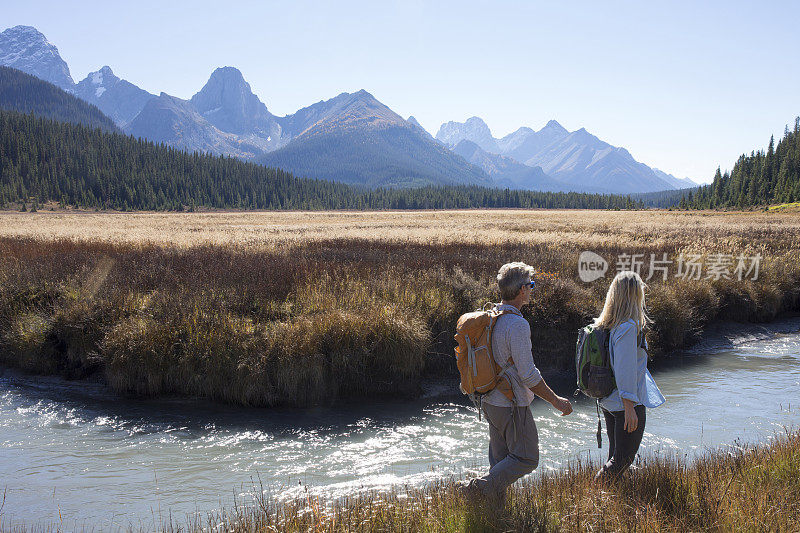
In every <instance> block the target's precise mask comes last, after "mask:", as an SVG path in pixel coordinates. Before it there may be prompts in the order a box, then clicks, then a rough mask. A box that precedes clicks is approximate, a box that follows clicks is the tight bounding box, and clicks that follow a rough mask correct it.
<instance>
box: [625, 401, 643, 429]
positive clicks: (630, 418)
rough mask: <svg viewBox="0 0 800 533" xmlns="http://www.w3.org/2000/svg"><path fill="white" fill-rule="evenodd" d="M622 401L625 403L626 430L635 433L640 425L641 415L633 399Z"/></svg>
mask: <svg viewBox="0 0 800 533" xmlns="http://www.w3.org/2000/svg"><path fill="white" fill-rule="evenodd" d="M622 403H623V404H624V405H625V431H627V432H628V433H633V432H634V431H636V428H637V427H639V417H638V416H637V415H636V410H635V409H634V405H633V402H632V401H630V400H626V399H623V400H622Z"/></svg>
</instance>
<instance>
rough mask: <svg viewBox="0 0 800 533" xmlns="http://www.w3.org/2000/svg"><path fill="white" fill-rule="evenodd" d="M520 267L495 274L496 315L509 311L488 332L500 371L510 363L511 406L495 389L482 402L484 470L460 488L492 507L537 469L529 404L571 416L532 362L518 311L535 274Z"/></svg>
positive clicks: (524, 322) (527, 298)
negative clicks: (486, 463)
mask: <svg viewBox="0 0 800 533" xmlns="http://www.w3.org/2000/svg"><path fill="white" fill-rule="evenodd" d="M535 273H536V272H535V270H534V269H533V267H531V266H529V265H526V264H525V263H507V264H505V265H503V266H502V267H501V268H500V271H499V272H498V274H497V285H498V288H499V289H500V298H501V302H500V304H499V306H500V309H501V310H505V311H510V312H509V313H508V314H504V315H503V316H501V317H500V318H498V319H497V322H496V324H495V326H494V330H493V331H492V351H493V353H494V358H495V361H496V362H497V364H498V365H500V366H501V367H503V366H506V364H507V362H508V360H509V359H511V361H512V364H511V365H510V367H509V368H508V370H506V373H505V375H506V377H508V380H509V382H510V383H511V386H512V388H513V390H514V401H513V402H512V401H511V400H509V399H508V398H506V396H505V395H504V394H503V393H502V392H501V391H500V390H498V389H495V390H493V391H491V392H490V393H489V394H487V395H486V398H484V400H483V412H484V414H485V415H486V420H487V421H488V422H489V465H490V469H489V471H488V472H487V473H486V474H485V475H483V476H481V477H479V478H475V479H473V480H471V481H470V482H469V484H468V485H467V486H466V487H465V489H466V492H467V493H469V494H478V493H479V494H482V495H483V496H485V497H487V498H489V499H490V500H492V501H493V502H495V503H497V504H499V505H503V504H504V503H505V494H506V488H507V487H508V486H509V485H511V484H512V483H514V481H516V480H517V479H519V478H521V477H522V476H524V475H525V474H528V473H530V472H532V471H533V470H534V469H535V468H536V467H537V466H538V464H539V434H538V432H537V430H536V422H535V421H534V419H533V414H532V413H531V409H530V405H531V402H533V399H534V397H535V396H539V397H540V398H542V399H544V400H545V401H547V402H549V403H550V404H552V406H553V407H555V408H556V409H557V410H559V411H561V416H565V415H568V414H570V413H571V412H572V404H571V403H570V401H569V400H568V399H566V398H562V397H561V396H558V395H556V394H555V393H554V392H553V391H552V390H551V389H550V387H549V386H548V385H547V383H545V381H544V379H543V378H542V375H541V373H540V372H539V370H538V369H537V368H536V365H535V364H534V362H533V354H532V347H531V327H530V324H528V321H527V320H525V319H524V318H523V317H522V313H521V312H520V309H522V307H523V306H525V305H527V304H528V303H529V302H530V300H531V292H532V290H533V286H534V282H533V281H532V280H533V276H534V274H535Z"/></svg>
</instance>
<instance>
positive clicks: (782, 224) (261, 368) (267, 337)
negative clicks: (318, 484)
mask: <svg viewBox="0 0 800 533" xmlns="http://www.w3.org/2000/svg"><path fill="white" fill-rule="evenodd" d="M26 216H27V217H29V218H25V217H26ZM204 216H205V215H202V214H198V215H197V216H194V215H191V214H184V215H173V216H165V215H155V214H154V215H148V214H132V215H121V214H120V215H90V214H86V215H85V218H81V215H69V216H67V215H48V214H46V213H41V214H40V213H35V214H24V215H13V216H12V215H4V217H3V219H4V221H9V222H10V224H7V225H5V226H4V228H3V230H4V231H5V236H2V235H3V234H2V233H0V282H1V283H0V362H2V363H4V364H7V365H10V366H14V367H16V368H20V369H23V370H25V371H28V372H33V373H40V374H58V375H62V376H65V377H67V378H70V379H86V378H93V379H99V380H101V381H103V382H104V383H106V384H107V385H108V386H109V387H110V388H111V389H112V390H114V391H116V392H119V393H122V394H127V395H132V396H160V395H171V394H179V395H186V396H195V397H202V398H208V399H211V400H215V401H221V402H226V403H232V404H239V405H251V406H281V405H283V406H307V405H319V404H329V403H330V402H332V401H334V400H336V399H339V398H359V397H378V396H388V397H395V396H405V397H410V396H418V395H419V394H420V393H421V392H422V391H421V387H420V382H421V380H422V379H423V378H424V377H430V376H453V375H454V365H453V360H452V356H451V354H452V335H453V327H454V324H455V321H456V319H457V317H458V316H459V315H460V314H461V313H464V312H467V311H471V310H474V309H476V308H478V307H481V306H482V305H483V304H484V303H485V302H486V301H492V300H496V298H497V295H496V294H495V289H494V281H493V277H494V274H495V272H496V270H497V268H498V266H499V265H500V264H502V263H504V262H507V261H512V260H523V261H525V262H528V263H529V264H532V265H534V266H536V268H537V269H538V270H539V271H540V272H541V274H540V275H539V276H538V277H537V287H536V290H535V294H534V297H533V300H534V301H533V303H532V305H531V306H529V307H527V308H526V309H525V310H524V314H525V316H526V318H527V319H528V320H529V321H530V323H531V324H532V331H533V333H532V336H533V338H532V340H533V345H534V347H535V349H536V360H537V364H538V365H539V366H540V367H542V368H543V369H568V368H569V367H571V365H572V357H573V355H572V352H573V350H574V339H575V332H576V330H577V329H578V328H579V327H581V326H583V325H584V324H585V323H586V322H588V321H589V320H590V318H591V317H592V316H596V315H597V314H598V313H599V311H600V308H601V306H602V301H603V297H604V295H605V291H606V289H607V286H608V282H609V281H610V277H611V275H610V274H611V273H613V272H614V269H615V265H614V263H613V262H612V263H611V264H610V265H609V268H610V270H611V272H610V273H609V275H607V276H606V277H605V278H604V279H601V280H598V281H596V282H593V283H585V282H582V281H580V280H579V279H578V277H577V275H576V265H577V261H578V256H579V255H580V253H581V251H583V250H592V251H594V252H595V253H597V254H599V255H601V256H603V257H605V258H608V260H609V261H613V259H612V258H616V257H619V256H620V254H628V255H634V254H642V255H641V257H644V258H650V257H651V255H652V256H654V257H657V258H659V259H660V258H662V257H663V254H667V256H669V257H670V258H672V259H673V260H677V258H678V257H679V255H680V254H686V255H687V256H688V255H689V254H693V255H695V256H696V257H697V260H699V261H701V262H703V261H704V262H706V264H708V263H709V262H711V261H712V260H713V257H715V255H716V254H729V255H731V256H733V257H736V256H740V255H741V256H746V257H754V256H756V255H760V256H761V257H762V258H763V260H762V262H761V264H760V270H759V273H758V279H756V280H752V279H748V277H745V278H744V279H742V280H738V279H736V277H735V275H732V273H729V274H730V275H729V278H730V279H725V278H724V277H722V278H720V279H713V278H711V277H701V279H697V280H694V279H680V278H676V277H674V275H671V276H670V277H668V279H667V280H666V281H665V280H662V279H661V275H660V274H658V273H657V274H656V276H655V277H654V278H653V279H652V280H651V281H650V286H651V288H650V292H649V295H648V308H649V312H650V315H651V317H652V318H653V320H654V323H653V326H652V329H651V332H650V334H649V337H648V342H649V343H650V346H651V347H652V349H651V355H654V356H655V357H660V356H663V355H664V354H666V353H669V352H670V351H672V350H674V349H676V348H681V347H685V346H688V345H691V344H692V343H694V342H695V341H697V340H698V339H699V337H700V334H701V333H702V332H703V330H704V328H705V327H706V326H707V325H708V324H709V323H711V322H712V321H715V320H740V321H750V322H767V321H770V320H772V319H774V318H775V317H776V316H778V315H779V314H780V313H782V312H786V311H789V312H791V311H797V310H798V309H800V251H798V249H799V248H800V246H798V244H797V243H799V242H800V217H797V216H796V215H785V214H774V215H772V214H752V213H740V214H724V215H719V214H703V213H700V214H686V213H676V214H669V213H666V212H659V213H650V212H597V211H585V212H584V211H572V212H548V211H537V212H513V211H497V212H495V211H480V212H459V213H438V212H430V213H418V214H413V213H411V214H402V215H401V214H391V213H389V214H363V213H349V214H348V213H346V214H325V213H323V214H314V215H310V214H304V213H296V214H291V213H290V214H285V213H284V214H280V215H273V214H260V216H261V217H263V219H262V218H259V214H251V215H248V216H249V217H250V218H242V217H243V215H241V214H230V215H214V216H212V217H211V219H206V218H202V217H204ZM225 216H229V217H230V218H229V219H226V218H224V217H225ZM52 217H55V218H52ZM65 217H66V218H65ZM70 217H72V218H70ZM220 217H223V218H220ZM370 217H371V218H370ZM209 220H211V221H212V222H209ZM225 220H227V224H229V226H232V227H231V228H230V229H229V230H226V231H228V233H230V235H231V237H230V239H231V240H230V241H226V240H224V239H223V238H222V237H221V236H220V234H221V233H220V229H219V227H218V226H217V225H216V224H219V223H221V221H225ZM254 220H255V222H254ZM259 220H260V221H261V223H260V225H259V223H257V222H258V221H259ZM309 220H312V222H311V223H310V222H309ZM314 221H316V222H314ZM80 224H83V225H84V232H85V235H84V236H83V237H81V235H80V233H79V232H78V229H79V228H80ZM148 224H150V225H149V226H148ZM126 225H128V226H126ZM181 225H182V226H181ZM62 226H63V227H65V228H67V229H66V230H64V229H62V230H58V229H57V228H61V227H62ZM240 226H242V227H240ZM119 227H123V228H125V227H129V228H130V231H134V229H135V228H138V230H136V231H140V232H141V231H143V229H142V228H148V227H149V228H150V233H138V234H137V233H135V232H134V233H133V234H129V235H128V237H127V238H126V237H121V236H119V235H116V234H114V233H113V231H115V229H114V228H119ZM464 227H466V228H467V229H468V230H470V231H475V232H477V233H473V234H472V235H471V236H469V237H467V236H466V235H464V234H463V233H461V232H462V231H464ZM43 228H45V229H46V228H50V229H49V230H48V231H51V233H47V232H44V233H45V234H42V233H36V232H37V231H39V232H41V231H44V230H43ZM176 228H183V229H182V230H179V229H176ZM481 228H483V229H484V231H481ZM59 231H61V232H62V233H59ZM108 231H112V234H110V235H111V236H112V238H111V240H109V239H104V238H102V235H107V234H104V233H103V232H108ZM270 231H272V232H273V233H274V235H273V236H272V237H269V232H270ZM26 232H28V233H26ZM254 233H255V234H257V235H258V236H259V238H258V239H255V240H253V239H251V237H252V234H254ZM209 234H211V235H214V237H213V238H212V239H210V240H209V237H208V235H209ZM222 234H226V233H225V232H222ZM12 235H13V236H12ZM26 235H27V236H26ZM174 235H178V236H179V237H180V239H183V240H181V241H180V242H174V241H173V240H171V239H172V238H173V236H174ZM192 235H196V236H197V238H196V241H191V240H188V241H187V240H186V239H190V238H191V236H192ZM243 235H244V236H243ZM248 235H249V236H251V237H248ZM159 239H161V240H159ZM242 239H243V240H242ZM248 239H249V240H248ZM675 268H677V267H676V266H675V265H673V272H672V274H674V273H675V271H674V269H675ZM642 272H643V275H644V276H645V277H647V276H646V275H647V273H648V270H647V265H645V268H644V269H643V270H642Z"/></svg>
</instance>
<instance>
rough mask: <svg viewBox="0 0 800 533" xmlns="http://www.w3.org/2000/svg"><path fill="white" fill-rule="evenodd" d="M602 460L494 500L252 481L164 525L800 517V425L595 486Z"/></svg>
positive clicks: (777, 527) (547, 526)
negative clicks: (205, 511) (203, 512)
mask: <svg viewBox="0 0 800 533" xmlns="http://www.w3.org/2000/svg"><path fill="white" fill-rule="evenodd" d="M599 466H600V465H599V464H592V463H591V462H586V461H580V460H576V461H573V462H572V463H571V464H570V465H569V466H567V467H565V468H563V469H560V470H558V471H555V472H545V473H541V474H540V475H536V476H532V477H530V478H527V480H526V481H523V482H521V483H518V484H516V485H514V486H512V487H511V489H509V491H510V498H509V503H508V504H507V506H506V508H504V509H493V508H491V507H488V506H487V505H486V504H485V503H484V502H475V501H469V500H466V499H464V498H463V497H461V496H460V495H459V494H458V492H457V491H456V490H455V484H454V483H453V481H452V480H451V481H442V482H438V483H434V484H432V485H430V486H428V487H426V488H423V489H403V488H400V487H398V488H396V489H395V490H394V491H393V492H391V493H389V494H378V493H369V494H362V495H358V496H353V497H349V498H345V499H343V500H339V501H336V502H326V501H324V500H321V499H320V498H318V497H315V496H310V495H309V496H307V497H305V498H298V499H296V500H292V501H289V502H279V501H276V500H274V499H272V498H270V497H269V496H265V495H264V494H265V493H264V491H263V487H256V491H255V493H256V495H257V496H256V498H255V502H254V503H253V504H248V505H238V506H236V507H234V508H232V509H229V510H223V511H220V512H214V513H210V514H209V515H207V516H206V517H204V518H196V519H195V520H194V521H190V522H189V523H188V524H177V523H168V524H166V525H165V526H164V527H163V529H164V530H165V531H176V530H186V531H228V532H237V533H238V532H251V531H288V532H292V531H313V532H330V533H334V532H339V531H342V532H345V531H347V532H350V531H387V532H412V531H413V532H417V531H428V532H462V531H463V532H500V531H520V532H522V531H526V532H527V531H532V532H533V531H535V532H586V531H631V532H652V531H674V532H684V531H737V532H738V531H775V532H792V531H797V530H798V524H800V433H788V432H787V433H785V434H783V435H779V436H778V437H777V438H776V439H775V440H773V442H771V443H769V444H767V445H762V446H756V447H748V446H739V445H736V446H731V447H729V448H727V449H720V450H718V451H715V452H711V453H707V454H706V455H704V456H703V457H701V458H700V459H698V460H696V461H693V462H689V461H687V460H686V458H682V457H676V456H672V455H670V456H664V455H660V456H659V455H651V456H647V457H645V458H644V459H641V460H640V461H639V462H638V464H636V465H635V468H632V469H631V471H630V472H629V473H628V474H626V475H625V476H624V477H622V478H620V479H619V480H618V481H617V482H614V483H609V484H606V485H599V484H596V483H594V482H593V477H594V474H595V472H596V471H597V469H598V468H599Z"/></svg>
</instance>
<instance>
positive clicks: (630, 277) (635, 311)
mask: <svg viewBox="0 0 800 533" xmlns="http://www.w3.org/2000/svg"><path fill="white" fill-rule="evenodd" d="M645 289H647V285H646V284H645V282H644V281H642V278H641V277H639V274H637V273H636V272H632V271H624V272H620V273H619V274H617V275H616V277H615V278H614V280H613V281H612V282H611V286H610V287H609V288H608V292H607V293H606V303H605V305H603V312H602V313H600V316H599V317H597V318H596V319H595V320H594V325H595V326H598V327H602V328H606V329H614V328H615V327H617V326H619V325H620V324H622V323H623V322H625V321H626V320H628V319H629V318H632V319H634V320H635V321H636V323H637V326H638V330H639V332H640V333H641V331H642V328H644V326H645V324H646V323H649V322H650V317H648V316H647V313H646V312H645V308H644V291H645Z"/></svg>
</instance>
